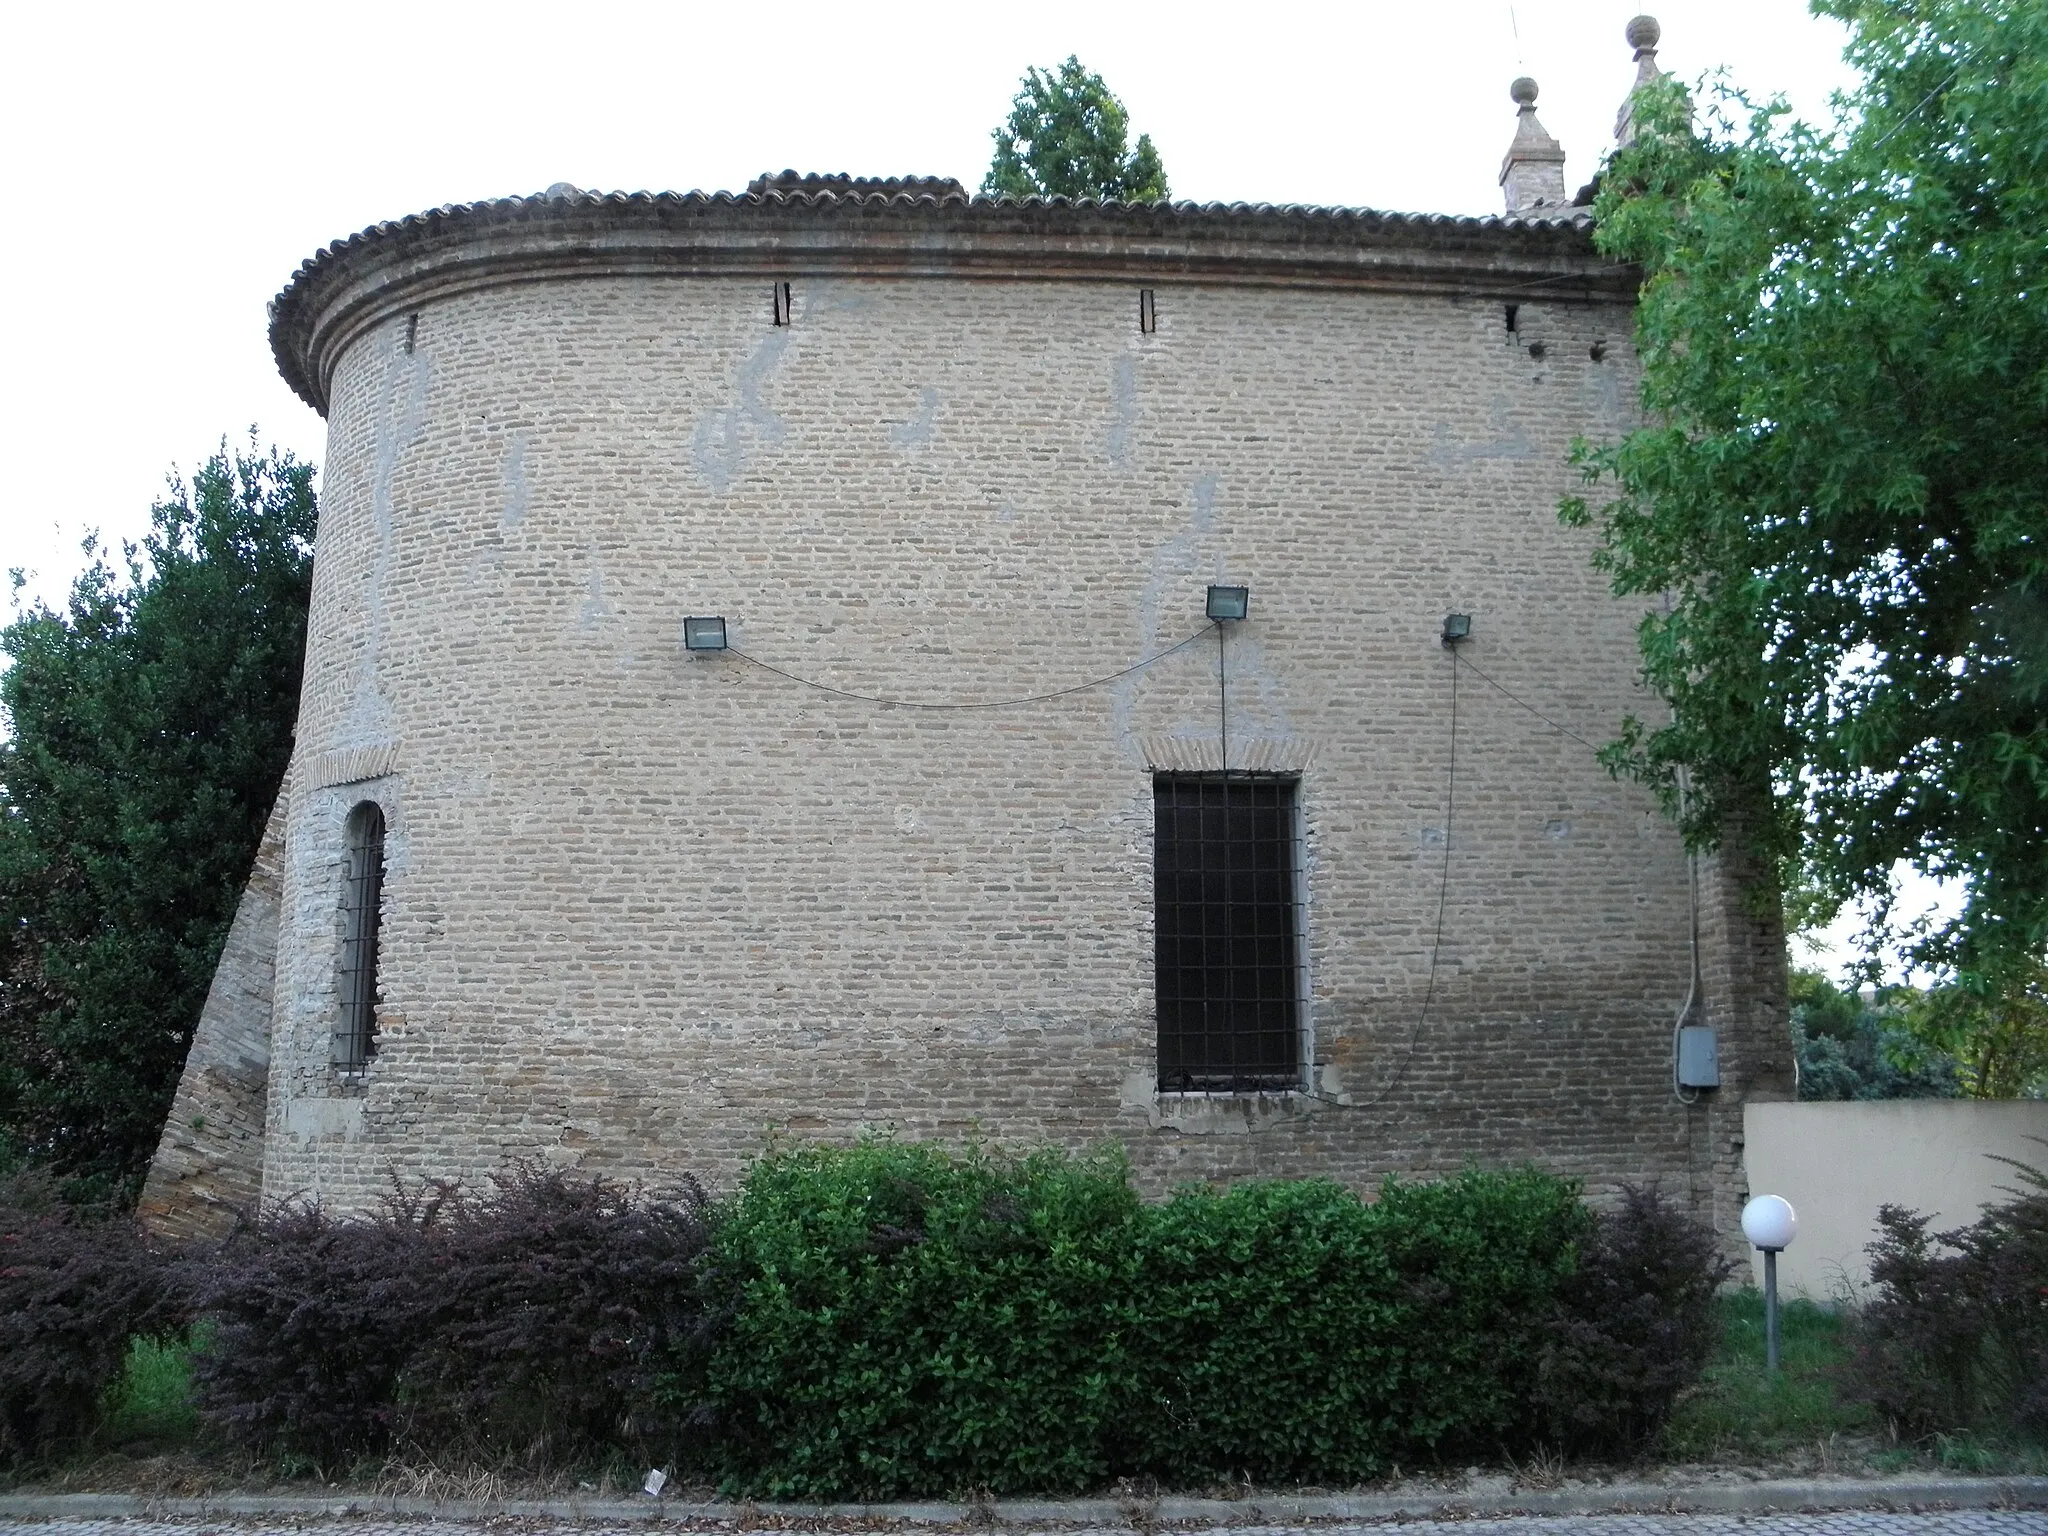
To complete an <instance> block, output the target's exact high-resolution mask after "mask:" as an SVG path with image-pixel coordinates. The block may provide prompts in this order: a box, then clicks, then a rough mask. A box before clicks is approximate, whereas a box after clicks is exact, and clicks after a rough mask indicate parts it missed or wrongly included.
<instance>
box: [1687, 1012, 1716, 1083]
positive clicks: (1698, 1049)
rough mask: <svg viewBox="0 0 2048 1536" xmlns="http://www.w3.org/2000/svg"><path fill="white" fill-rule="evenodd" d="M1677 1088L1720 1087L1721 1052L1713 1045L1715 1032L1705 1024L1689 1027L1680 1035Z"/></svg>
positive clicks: (1689, 1025)
mask: <svg viewBox="0 0 2048 1536" xmlns="http://www.w3.org/2000/svg"><path fill="white" fill-rule="evenodd" d="M1678 1086H1679V1087H1681V1088H1718V1087H1720V1086H1721V1053H1720V1049H1719V1048H1718V1047H1717V1046H1716V1045H1715V1043H1714V1031H1713V1030H1712V1029H1711V1028H1710V1027H1709V1026H1707V1025H1705V1024H1688V1025H1686V1026H1685V1027H1684V1028H1683V1029H1681V1030H1679V1032H1678Z"/></svg>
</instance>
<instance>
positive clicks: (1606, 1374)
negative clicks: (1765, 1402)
mask: <svg viewBox="0 0 2048 1536" xmlns="http://www.w3.org/2000/svg"><path fill="white" fill-rule="evenodd" d="M1734 1271H1735V1264H1734V1261H1733V1260H1731V1259H1729V1258H1727V1257H1726V1256H1724V1255H1723V1254H1722V1253H1721V1251H1720V1242H1719V1239H1718V1238H1716V1237H1715V1235H1714V1233H1713V1231H1712V1229H1711V1228H1708V1227H1705V1226H1702V1225H1701V1224H1700V1223H1698V1222H1696V1221H1694V1220H1693V1219H1692V1218H1691V1217H1689V1216H1687V1215H1686V1214H1685V1213H1684V1212H1683V1211H1680V1210H1679V1209H1678V1208H1677V1207H1676V1206H1674V1205H1673V1204H1671V1202H1669V1201H1668V1200H1666V1199H1664V1198H1663V1196H1661V1195H1660V1194H1658V1193H1657V1192H1656V1191H1655V1190H1651V1189H1628V1190H1624V1191H1623V1193H1622V1198H1621V1203H1620V1204H1619V1205H1618V1206H1616V1207H1615V1208H1614V1209H1613V1210H1610V1211H1606V1212H1603V1213H1602V1214H1601V1215H1600V1217H1599V1218H1598V1219H1597V1220H1596V1222H1595V1223H1594V1225H1593V1229H1592V1231H1591V1232H1589V1233H1588V1234H1587V1235H1586V1237H1585V1239H1584V1240H1583V1241H1582V1242H1581V1244H1580V1247H1579V1262H1578V1268H1577V1270H1576V1271H1575V1272H1574V1273H1573V1275H1572V1277H1571V1280H1570V1282H1569V1283H1568V1284H1566V1285H1565V1286H1564V1288H1563V1290H1562V1291H1561V1292H1560V1294H1559V1297H1558V1306H1557V1311H1556V1313H1555V1314H1554V1316H1553V1317H1552V1319H1551V1326H1550V1329H1549V1331H1548V1336H1547V1338H1546V1339H1545V1341H1544V1345H1543V1353H1542V1359H1541V1368H1540V1369H1539V1371H1538V1372H1537V1384H1536V1392H1535V1396H1534V1399H1533V1406H1534V1407H1535V1408H1536V1409H1537V1411H1538V1413H1539V1415H1540V1424H1541V1434H1542V1436H1543V1438H1544V1439H1545V1440H1546V1441H1548V1442H1549V1443H1550V1444H1552V1445H1553V1446H1555V1447H1557V1448H1558V1449H1560V1450H1567V1451H1573V1452H1577V1453H1581V1454H1604V1455H1627V1454H1629V1453H1632V1452H1635V1451H1638V1450H1640V1449H1641V1448H1642V1447H1643V1446H1645V1445H1647V1444H1648V1443H1649V1442H1650V1440H1651V1439H1653V1438H1654V1437H1655V1436H1656V1435H1657V1433H1658V1432H1659V1431H1660V1430H1662V1429H1663V1427H1664V1425H1665V1423H1666V1422H1667V1421H1668V1420H1669V1419H1670V1417H1671V1411H1672V1408H1673V1406H1674V1405H1675V1404H1676V1403H1677V1401H1678V1394H1679V1393H1681V1392H1683V1391H1684V1390H1685V1389H1686V1388H1687V1387H1689V1386H1691V1385H1692V1384H1693V1383H1694V1382H1696V1381H1698V1380H1699V1379H1700V1375H1701V1373H1702V1372H1703V1371H1705V1369H1706V1368H1707V1363H1708V1362H1709V1361H1710V1360H1712V1359H1713V1356H1714V1348H1715V1345H1716V1343H1717V1342H1718V1341H1719V1338H1720V1332H1721V1312H1720V1307H1719V1304H1718V1301H1717V1299H1716V1296H1717V1293H1718V1292H1719V1290H1720V1288H1721V1286H1722V1284H1723V1283H1725V1282H1726V1281H1727V1279H1728V1278H1729V1276H1730V1275H1732V1274H1733V1273H1734Z"/></svg>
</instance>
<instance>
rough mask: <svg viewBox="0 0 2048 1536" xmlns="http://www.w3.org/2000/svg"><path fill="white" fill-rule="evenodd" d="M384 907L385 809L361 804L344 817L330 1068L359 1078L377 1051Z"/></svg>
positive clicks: (372, 801)
mask: <svg viewBox="0 0 2048 1536" xmlns="http://www.w3.org/2000/svg"><path fill="white" fill-rule="evenodd" d="M383 901H384V808H383V807H382V806H380V805H378V804H377V802H376V801H374V800H365V801H364V802H363V803H362V804H361V805H358V806H357V807H356V808H355V809H354V810H352V811H350V812H349V813H348V826H347V851H346V853H345V855H344V857H343V860H342V871H341V958H340V962H339V964H338V965H337V966H336V969H335V986H336V990H337V991H338V992H339V993H340V997H341V1011H340V1015H339V1017H338V1018H337V1019H336V1021H335V1026H334V1065H335V1066H337V1067H338V1068H340V1069H341V1070H342V1071H344V1072H360V1071H362V1070H363V1067H364V1065H365V1064H366V1063H367V1062H368V1061H369V1059H370V1056H371V1054H372V1053H373V1052H374V1051H375V1050H376V1048H377V928H378V924H379V922H380V920H381V918H382V913H383Z"/></svg>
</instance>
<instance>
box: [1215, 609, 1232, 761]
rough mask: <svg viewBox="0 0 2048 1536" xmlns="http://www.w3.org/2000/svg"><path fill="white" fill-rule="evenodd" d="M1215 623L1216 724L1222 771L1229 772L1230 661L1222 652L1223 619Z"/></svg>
mask: <svg viewBox="0 0 2048 1536" xmlns="http://www.w3.org/2000/svg"><path fill="white" fill-rule="evenodd" d="M1215 623H1216V726H1217V730H1218V733H1219V734H1220V736H1221V738H1222V742H1223V771H1224V773H1226V774H1228V773H1229V772H1230V663H1229V660H1228V659H1227V658H1226V657H1225V655H1224V652H1223V621H1222V620H1221V619H1218V620H1216V621H1215Z"/></svg>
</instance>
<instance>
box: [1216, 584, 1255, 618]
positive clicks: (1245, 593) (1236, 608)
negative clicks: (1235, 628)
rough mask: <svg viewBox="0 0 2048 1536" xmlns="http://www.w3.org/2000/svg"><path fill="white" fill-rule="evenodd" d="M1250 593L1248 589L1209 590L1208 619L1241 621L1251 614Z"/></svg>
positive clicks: (1221, 588) (1225, 588) (1222, 588)
mask: <svg viewBox="0 0 2048 1536" xmlns="http://www.w3.org/2000/svg"><path fill="white" fill-rule="evenodd" d="M1251 606H1252V591H1251V588H1250V587H1211V588H1210V589H1209V617H1210V618H1212V619H1219V620H1221V619H1241V618H1243V617H1244V616H1245V615H1246V614H1248V613H1249V612H1251Z"/></svg>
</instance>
